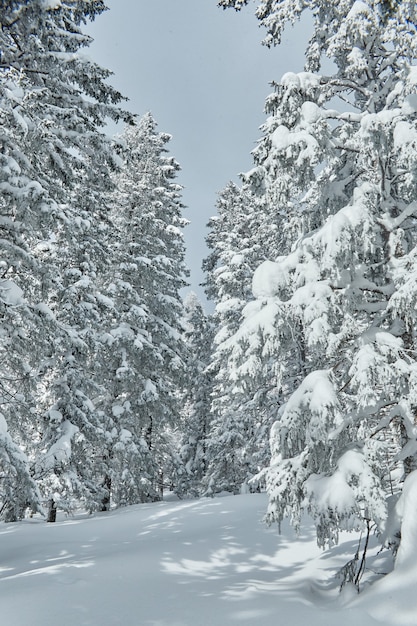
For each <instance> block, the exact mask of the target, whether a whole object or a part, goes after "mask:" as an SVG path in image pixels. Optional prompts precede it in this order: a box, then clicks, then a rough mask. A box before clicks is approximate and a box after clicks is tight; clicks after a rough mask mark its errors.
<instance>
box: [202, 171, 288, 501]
mask: <svg viewBox="0 0 417 626" xmlns="http://www.w3.org/2000/svg"><path fill="white" fill-rule="evenodd" d="M217 211H218V214H217V215H216V216H215V217H213V218H212V219H211V220H210V222H209V228H210V230H209V234H208V237H207V243H208V246H209V248H210V249H211V253H210V255H209V256H208V257H207V259H206V260H205V261H204V264H203V268H204V269H205V271H206V283H205V287H206V292H207V295H208V297H210V298H212V299H213V300H214V301H215V303H216V308H215V312H214V315H213V321H214V328H215V332H216V335H215V339H214V351H213V355H212V358H211V362H210V367H209V369H210V371H211V373H212V376H214V388H213V402H212V418H211V424H210V431H209V436H208V440H207V475H206V477H205V483H206V492H207V493H208V494H211V493H214V492H216V491H221V490H223V489H227V490H232V491H235V492H236V491H239V490H240V489H242V488H247V483H248V481H249V479H250V478H252V477H253V476H254V474H256V473H257V472H258V470H259V469H260V467H263V465H264V463H265V462H266V460H267V459H268V458H269V457H268V451H267V445H266V443H267V438H268V431H269V427H270V425H271V424H270V422H269V415H268V412H267V411H265V410H264V409H265V407H263V409H262V411H259V410H258V408H259V402H258V400H259V397H258V400H256V399H255V396H256V395H257V394H262V391H261V390H260V389H259V388H258V389H256V390H255V388H254V386H253V387H252V388H251V389H248V387H247V384H246V383H247V380H248V379H249V376H250V373H249V369H248V372H247V373H248V379H247V380H246V381H245V380H244V379H243V378H241V379H239V381H238V380H237V378H236V376H235V370H234V369H233V368H231V367H230V359H231V358H232V351H233V344H232V343H231V337H233V336H234V334H235V333H236V331H237V330H238V328H239V323H240V320H241V315H242V310H243V307H244V306H245V305H246V304H247V302H248V300H251V299H253V296H252V293H251V279H252V274H253V271H254V269H255V267H256V266H257V264H259V263H260V262H261V261H262V260H263V259H265V258H267V255H268V253H269V254H272V250H273V247H274V241H275V239H276V230H275V228H274V225H273V224H272V223H269V224H268V221H267V215H266V207H265V204H264V201H263V198H262V197H261V198H259V197H257V196H256V195H255V194H254V193H252V192H251V191H250V189H249V188H248V187H247V186H246V185H243V186H242V187H241V188H239V187H237V186H236V185H235V184H233V183H230V184H229V185H227V187H226V188H225V189H224V190H223V191H222V192H221V194H220V195H219V200H218V203H217ZM247 365H248V368H250V367H251V364H250V363H249V362H248V363H247Z"/></svg>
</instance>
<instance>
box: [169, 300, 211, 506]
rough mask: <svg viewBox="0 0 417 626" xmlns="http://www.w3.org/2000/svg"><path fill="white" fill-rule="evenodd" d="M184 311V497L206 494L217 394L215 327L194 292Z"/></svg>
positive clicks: (178, 480)
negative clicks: (209, 441) (213, 404)
mask: <svg viewBox="0 0 417 626" xmlns="http://www.w3.org/2000/svg"><path fill="white" fill-rule="evenodd" d="M184 311H185V331H184V340H185V343H186V347H187V361H186V365H187V369H186V379H187V384H186V388H185V392H184V396H183V400H182V401H183V410H182V424H181V429H180V443H179V458H180V464H179V467H178V468H177V471H176V476H175V481H174V482H175V491H176V492H177V493H178V494H179V495H180V496H181V495H184V494H188V495H192V496H198V495H201V493H202V491H203V479H204V477H205V474H206V472H207V439H208V436H209V427H210V421H211V419H210V416H211V399H212V398H211V396H212V391H213V376H212V373H211V371H210V370H209V368H208V366H209V364H210V359H211V354H212V350H213V336H214V324H213V320H212V317H211V316H210V315H207V314H206V313H205V312H204V309H203V306H202V304H201V302H200V301H199V300H198V298H197V296H196V294H195V293H193V292H191V293H189V294H188V295H187V297H186V298H185V301H184Z"/></svg>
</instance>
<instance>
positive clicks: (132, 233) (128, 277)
mask: <svg viewBox="0 0 417 626" xmlns="http://www.w3.org/2000/svg"><path fill="white" fill-rule="evenodd" d="M169 139H170V136H169V135H167V134H165V133H159V132H157V130H156V123H155V121H154V119H153V118H152V116H151V115H150V114H147V115H145V116H144V117H143V118H142V119H141V120H140V122H139V123H138V125H137V126H130V127H128V128H126V130H125V131H124V133H123V135H122V136H121V137H120V138H119V143H120V158H121V159H122V161H123V166H122V168H121V170H120V173H119V174H118V175H117V176H116V178H115V182H116V185H117V188H116V190H115V192H114V194H113V195H112V197H111V199H110V202H111V203H112V219H113V223H114V226H115V228H116V229H117V240H116V241H115V242H114V244H113V246H112V248H113V251H112V257H113V258H114V259H115V263H114V265H113V266H112V267H111V275H110V278H109V285H108V293H109V294H110V296H111V298H112V299H113V300H114V303H115V317H114V320H113V323H112V325H111V326H110V327H108V329H107V333H106V341H107V350H106V352H105V354H106V355H107V356H106V357H105V359H106V368H108V374H107V375H109V376H110V378H109V381H108V388H107V394H106V397H105V405H106V406H107V414H108V415H109V416H111V419H112V420H113V428H114V430H113V438H112V439H109V442H108V456H109V458H111V459H112V461H111V465H112V472H111V475H109V476H108V484H109V485H110V484H111V491H112V498H113V501H114V503H115V504H117V505H121V504H131V503H134V502H144V501H147V500H155V499H158V498H160V496H161V490H162V486H163V482H164V481H167V482H169V480H170V473H171V468H172V463H173V459H174V457H175V455H174V452H175V451H174V445H173V442H172V439H171V437H172V433H173V429H175V428H176V427H177V425H178V423H179V418H180V408H181V407H180V402H179V400H180V393H181V390H182V386H183V382H184V380H183V375H184V367H185V361H184V355H185V352H184V351H185V344H184V341H183V337H182V334H183V332H182V331H183V328H182V324H183V317H184V313H183V303H182V299H181V297H180V295H179V291H180V289H181V288H182V287H183V286H184V285H185V276H186V269H185V262H184V254H185V249H184V241H183V235H182V229H183V227H184V225H185V221H184V219H183V218H182V216H181V213H182V204H181V196H180V193H181V187H180V186H179V185H178V184H177V183H176V181H175V178H176V175H177V172H178V170H179V165H178V164H177V162H176V161H175V160H174V159H173V158H172V157H170V156H168V155H167V154H166V153H167V147H166V146H167V143H168V141H169Z"/></svg>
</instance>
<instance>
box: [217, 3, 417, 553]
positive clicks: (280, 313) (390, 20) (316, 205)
mask: <svg viewBox="0 0 417 626" xmlns="http://www.w3.org/2000/svg"><path fill="white" fill-rule="evenodd" d="M221 4H223V5H224V6H234V7H235V8H237V9H239V8H241V6H243V4H246V2H239V1H237V2H233V1H229V0H224V1H223V2H222V3H221ZM383 4H384V3H381V2H373V1H367V2H354V1H351V0H349V1H344V2H336V1H331V2H328V1H326V2H324V1H321V0H314V1H312V2H311V3H309V4H308V8H310V9H311V11H312V14H313V19H314V32H313V36H312V38H311V40H310V43H309V46H308V49H307V53H306V58H307V64H306V71H305V72H302V73H299V74H286V75H285V76H284V77H283V78H282V79H281V81H280V83H279V84H277V86H276V91H275V94H273V96H272V97H271V98H270V99H269V103H270V105H273V106H272V107H270V111H269V112H270V117H269V118H268V120H267V122H266V124H265V127H264V133H265V135H264V138H263V140H262V141H261V143H260V146H259V149H258V150H257V152H256V153H255V168H254V170H253V171H252V172H251V173H250V175H249V176H248V179H249V180H250V179H252V180H253V184H254V185H255V187H256V188H259V187H260V185H263V187H264V189H265V190H266V191H265V194H266V197H267V198H268V196H269V198H270V200H269V202H271V201H273V202H274V204H275V206H276V210H277V212H282V209H285V207H288V209H289V217H288V222H289V225H290V228H289V229H288V228H287V232H288V240H287V242H286V244H285V245H284V246H283V250H282V253H281V254H282V256H281V257H280V258H276V259H272V260H271V261H268V262H267V263H265V264H263V265H261V266H260V267H259V268H258V270H257V271H256V272H255V276H254V294H255V296H257V300H256V301H255V303H253V304H249V305H248V306H247V307H246V309H245V311H244V316H245V321H244V323H243V324H242V326H241V328H240V329H239V331H238V333H237V334H236V336H235V338H234V343H235V348H234V350H235V357H234V358H235V363H237V371H238V372H239V368H242V367H244V362H245V360H246V359H247V358H248V355H247V352H246V351H245V349H244V346H245V345H247V344H248V343H249V344H250V343H252V344H253V346H254V349H255V350H258V351H261V352H262V353H264V354H266V357H265V358H266V359H268V360H270V359H271V356H273V357H274V358H275V359H276V360H279V361H280V362H281V371H282V377H281V380H280V381H279V388H280V392H281V393H282V395H283V396H284V399H285V400H286V401H285V402H283V403H282V404H281V407H280V409H279V411H278V414H277V421H276V422H275V425H274V427H273V429H272V432H271V448H272V460H271V465H270V467H269V469H267V471H266V472H265V478H266V481H267V488H268V492H269V497H270V503H269V509H268V514H267V517H268V519H269V521H278V522H279V521H280V520H281V519H282V518H283V517H284V516H290V517H291V518H292V520H293V522H294V523H295V524H296V525H298V524H299V522H300V517H301V512H302V510H304V509H307V510H309V511H310V512H311V513H312V514H313V516H314V518H315V520H316V523H317V532H318V541H319V543H320V544H321V545H325V544H326V543H330V544H331V543H333V542H335V541H337V538H338V533H339V530H340V529H342V528H347V529H352V528H364V527H369V525H371V524H376V526H377V527H378V529H380V528H381V527H382V526H383V524H384V520H385V518H386V495H387V491H388V492H389V491H390V489H391V485H392V481H391V480H390V478H391V476H390V472H391V471H392V469H393V467H394V466H395V465H396V464H397V463H398V462H399V461H402V462H403V468H404V470H405V473H407V472H408V471H409V470H410V469H411V468H413V467H414V464H415V455H416V451H417V447H416V434H417V432H416V409H415V407H416V401H415V398H416V395H415V394H416V371H417V363H416V359H415V354H414V353H415V348H416V346H415V331H414V328H415V321H416V320H415V316H416V313H415V311H416V307H415V303H416V299H415V298H416V289H415V286H414V283H415V280H414V277H415V261H414V259H415V257H416V243H417V231H416V227H415V219H416V217H417V204H416V202H415V197H416V191H417V188H416V185H417V170H416V167H415V158H414V157H413V156H412V155H413V154H415V148H416V145H417V115H416V113H417V79H416V76H417V73H416V71H417V70H416V53H417V37H416V23H417V14H416V11H417V9H416V5H415V3H414V2H408V1H404V2H397V3H391V6H390V11H388V12H387V11H386V10H384V6H383ZM306 8H307V5H306V4H302V3H299V2H296V1H295V0H287V1H284V2H272V3H271V2H267V1H264V2H261V3H260V4H259V6H258V9H257V15H258V17H259V19H260V20H261V22H262V23H263V25H264V26H266V28H267V30H268V35H267V38H266V43H267V44H275V43H279V40H280V37H281V34H282V30H283V28H284V27H285V25H286V24H287V23H288V22H293V21H294V20H296V19H298V18H299V17H300V15H301V13H302V12H303V11H304V10H305V9H306ZM323 56H327V57H328V58H330V59H331V60H332V61H333V64H334V68H335V69H334V73H333V74H331V75H324V74H321V73H319V71H320V66H321V60H322V58H323ZM300 100H301V102H300ZM297 101H298V102H300V105H299V106H298V107H297V108H293V109H292V115H291V116H290V117H285V116H284V115H283V111H284V110H285V108H286V107H287V104H288V103H291V102H297ZM294 182H295V183H296V185H295V186H294ZM291 225H294V227H293V226H291ZM285 226H286V225H285V223H284V222H283V224H282V230H284V228H285ZM297 230H298V232H297ZM291 334H292V335H293V341H292V343H291V337H290V335H291ZM271 341H272V342H273V346H274V347H273V350H272V351H271V350H270V348H269V347H268V343H269V342H271ZM291 346H293V349H292V350H291ZM297 355H298V356H297ZM295 356H296V357H297V358H296V359H295V358H294V357H295ZM297 361H298V364H297Z"/></svg>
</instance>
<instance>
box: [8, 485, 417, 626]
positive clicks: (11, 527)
mask: <svg viewBox="0 0 417 626" xmlns="http://www.w3.org/2000/svg"><path fill="white" fill-rule="evenodd" d="M266 505H267V498H266V495H265V494H254V495H240V496H227V497H219V498H214V499H202V500H192V501H174V500H171V501H165V502H159V503H155V504H144V505H138V506H133V507H128V508H125V509H119V510H118V511H113V512H111V513H102V514H97V515H95V516H86V515H79V516H75V517H73V518H63V519H61V520H60V521H58V522H57V523H56V524H47V523H46V522H44V521H42V520H40V519H32V520H26V521H24V522H22V523H15V524H3V525H2V526H1V527H0V542H1V552H0V553H1V562H0V603H1V623H2V624H7V626H23V625H25V626H56V624H60V626H73V625H74V626H75V625H76V626H86V625H90V626H91V625H94V626H98V625H100V626H113V625H117V624H123V625H124V626H208V625H211V626H231V625H237V624H242V625H246V626H277V625H286V626H305V624H308V625H309V626H335V625H336V624H337V625H338V626H348V625H349V626H351V625H352V624H355V626H372V625H373V624H385V625H388V626H391V625H397V624H408V625H410V626H411V624H414V625H415V624H416V623H417V599H416V594H415V591H414V590H415V587H414V585H415V582H416V579H417V567H416V566H415V565H414V567H413V568H412V567H411V566H410V563H408V569H407V572H405V573H404V572H401V571H400V570H401V568H399V570H398V569H396V570H394V572H393V573H392V574H390V575H388V576H387V577H385V578H384V579H383V580H382V581H380V582H377V583H376V584H375V585H374V586H372V587H368V588H367V589H365V591H364V592H363V593H362V594H360V595H357V594H356V591H354V590H352V589H350V588H347V589H346V588H345V590H344V592H343V593H342V594H339V593H338V584H339V583H338V581H337V580H336V579H335V577H334V572H335V570H337V569H338V568H339V567H340V566H342V565H343V564H344V563H345V562H346V561H347V560H349V559H350V558H351V557H352V555H353V553H354V551H355V549H356V545H357V537H356V536H355V535H354V534H346V533H345V534H344V535H343V541H344V543H343V544H341V545H340V546H339V547H337V548H335V549H334V550H332V551H331V552H323V551H321V550H319V549H318V548H317V545H316V542H315V533H314V529H313V528H312V527H311V525H307V527H306V528H305V529H304V531H303V534H302V535H301V536H300V537H299V538H296V537H295V536H294V533H293V532H292V530H291V529H289V528H288V527H286V526H284V527H283V533H282V535H278V532H277V528H276V527H271V528H268V527H266V526H265V525H264V524H263V522H262V517H263V515H264V513H265V510H266ZM411 574H413V575H411ZM410 580H411V583H410V582H409V581H410ZM399 593H400V596H399V597H400V598H401V602H400V601H398V602H397V601H396V598H397V595H398V594H399ZM393 611H394V612H393Z"/></svg>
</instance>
